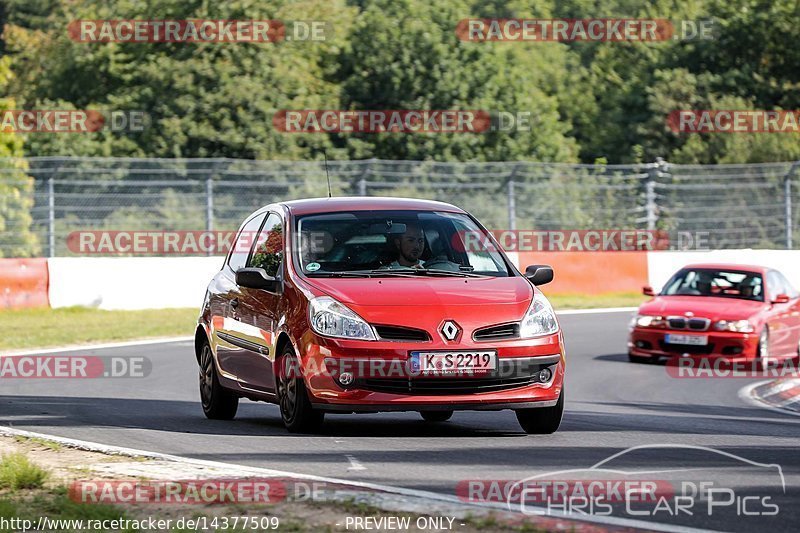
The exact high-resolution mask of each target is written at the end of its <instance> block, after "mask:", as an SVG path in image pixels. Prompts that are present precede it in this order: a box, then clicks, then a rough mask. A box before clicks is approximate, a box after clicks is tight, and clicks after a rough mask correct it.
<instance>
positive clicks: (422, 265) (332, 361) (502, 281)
mask: <svg viewBox="0 0 800 533" xmlns="http://www.w3.org/2000/svg"><path fill="white" fill-rule="evenodd" d="M476 235H478V236H481V238H480V239H475V236H476ZM466 241H470V242H466ZM476 241H482V242H484V243H493V244H492V245H490V246H474V245H473V244H474V242H476ZM471 243H472V244H471ZM552 279H553V271H552V269H551V268H550V267H547V266H544V265H533V266H530V267H528V268H527V269H526V273H525V275H524V276H523V275H521V274H520V273H519V272H518V271H517V270H516V269H515V268H514V266H513V264H512V263H511V262H510V261H509V260H508V258H507V257H506V256H505V255H504V254H503V252H502V251H500V249H499V246H497V243H495V242H494V241H493V240H492V237H491V236H490V234H489V233H488V232H487V231H486V229H485V228H484V227H483V226H481V225H480V224H479V223H478V222H477V220H475V219H474V218H473V217H472V216H470V215H469V214H468V213H466V212H464V211H463V210H462V209H459V208H457V207H455V206H452V205H449V204H446V203H441V202H433V201H426V200H411V199H398V198H325V199H310V200H297V201H290V202H281V203H276V204H272V205H268V206H266V207H264V208H262V209H259V210H258V211H256V212H255V213H253V214H252V215H250V216H249V217H248V218H247V219H246V220H245V222H244V223H243V224H242V226H241V228H240V229H239V233H238V234H237V239H236V242H235V243H234V245H233V247H232V249H231V251H230V253H229V254H228V257H227V258H226V259H225V264H224V266H223V267H222V270H220V272H219V273H218V274H217V275H216V276H215V277H214V279H213V280H212V281H211V283H210V284H209V286H208V290H207V291H206V296H205V301H204V303H203V308H202V311H201V315H200V318H199V321H198V327H197V330H196V334H195V351H196V355H197V362H198V364H199V365H200V396H201V400H202V405H203V410H204V412H205V414H206V416H207V417H209V418H216V419H231V418H233V417H234V416H235V415H236V410H237V407H238V402H239V399H240V398H248V399H250V400H257V401H266V402H272V403H276V404H278V405H279V407H280V413H281V416H282V418H283V422H284V424H285V425H286V427H287V428H288V430H289V431H292V432H298V431H313V430H314V429H316V428H318V427H319V425H320V424H321V423H322V421H323V417H324V414H325V413H354V412H380V411H418V412H420V413H421V415H422V417H423V418H424V419H425V420H427V421H431V422H442V421H445V420H447V419H449V418H450V417H451V416H452V414H453V411H456V410H477V409H480V410H500V409H513V410H514V411H515V412H516V415H517V419H518V420H519V423H520V425H521V426H522V428H523V429H524V430H525V431H526V432H527V433H539V434H543V433H553V432H554V431H556V430H557V429H558V426H559V424H560V422H561V417H562V413H563V410H564V393H563V383H564V367H565V359H564V357H565V356H564V341H563V336H562V333H561V329H560V328H559V324H558V321H557V319H556V316H555V313H554V312H553V308H552V307H551V306H550V303H549V302H548V301H547V299H546V298H545V297H544V295H543V294H542V293H541V292H540V291H539V289H538V288H537V287H536V286H537V285H542V284H545V283H548V282H549V281H551V280H552Z"/></svg>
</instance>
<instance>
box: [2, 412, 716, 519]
mask: <svg viewBox="0 0 800 533" xmlns="http://www.w3.org/2000/svg"><path fill="white" fill-rule="evenodd" d="M0 435H5V436H21V437H34V438H40V439H46V440H50V441H54V442H58V443H59V444H61V445H63V446H67V447H71V448H76V449H80V450H86V451H92V452H99V453H104V454H109V455H121V456H128V457H145V458H149V459H152V460H153V461H148V462H141V461H139V462H131V463H115V464H110V465H103V466H102V467H99V470H98V473H104V474H107V475H108V474H112V475H116V476H141V477H149V478H154V479H170V478H171V479H175V478H176V477H177V478H180V479H184V480H185V479H191V478H196V479H201V478H209V477H212V476H213V477H226V478H230V477H232V476H235V477H241V478H248V477H250V478H255V477H257V478H269V477H274V478H279V479H281V480H284V481H285V480H287V479H289V480H296V481H303V482H312V483H313V482H317V483H324V484H327V485H331V486H335V487H336V488H337V490H336V491H334V492H333V493H323V494H322V495H321V496H322V498H321V499H322V501H328V502H345V501H355V502H358V503H364V504H367V505H371V506H373V507H377V508H379V509H382V510H384V511H388V512H407V513H415V514H421V515H426V516H432V515H441V516H451V517H454V518H455V519H461V520H468V519H469V518H471V517H485V516H487V515H489V514H492V516H493V517H494V518H495V519H497V520H499V521H502V522H506V523H508V524H516V525H522V524H526V525H531V526H534V527H535V528H537V529H541V530H543V531H581V532H582V533H585V532H588V533H606V532H614V533H617V532H629V531H630V532H633V531H636V532H647V531H664V532H676V533H677V532H680V533H683V532H687V533H688V532H692V533H694V532H705V531H712V530H707V529H696V528H690V527H686V526H678V525H671V524H662V523H656V522H646V521H642V520H632V519H627V518H617V517H611V516H592V515H586V516H581V518H580V519H576V518H575V517H572V516H566V515H562V514H560V513H557V512H555V511H552V510H551V511H550V515H549V516H532V515H529V514H524V513H521V512H515V511H510V510H509V509H508V507H507V506H506V505H505V504H503V503H495V502H480V503H477V502H465V501H463V500H461V499H460V498H458V497H457V496H455V495H449V494H443V493H437V492H430V491H424V490H417V489H409V488H404V487H393V486H389V485H381V484H377V483H368V482H361V481H350V480H344V479H337V478H329V477H323V476H312V475H308V474H298V473H294V472H285V471H281V470H272V469H267V468H258V467H250V466H244V465H235V464H230V463H222V462H217V461H206V460H202V459H190V458H187V457H180V456H176V455H168V454H163V453H157V452H148V451H143V450H136V449H133V448H124V447H120V446H109V445H105V444H99V443H96V442H88V441H82V440H76V439H70V438H65V437H58V436H54V435H46V434H43V433H34V432H31V431H24V430H20V429H16V428H12V427H6V426H0ZM543 511H544V510H543Z"/></svg>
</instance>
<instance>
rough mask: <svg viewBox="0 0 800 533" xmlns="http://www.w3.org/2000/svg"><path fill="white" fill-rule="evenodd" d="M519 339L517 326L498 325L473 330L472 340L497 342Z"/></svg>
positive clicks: (515, 324) (512, 324) (514, 324)
mask: <svg viewBox="0 0 800 533" xmlns="http://www.w3.org/2000/svg"><path fill="white" fill-rule="evenodd" d="M516 338H519V324H518V323H511V324H498V325H496V326H489V327H487V328H481V329H478V330H475V332H474V333H473V334H472V339H473V340H475V341H499V340H505V339H516Z"/></svg>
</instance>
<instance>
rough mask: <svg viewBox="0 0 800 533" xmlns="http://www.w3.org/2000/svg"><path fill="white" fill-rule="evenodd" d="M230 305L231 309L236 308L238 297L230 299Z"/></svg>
mask: <svg viewBox="0 0 800 533" xmlns="http://www.w3.org/2000/svg"><path fill="white" fill-rule="evenodd" d="M231 307H232V308H233V309H236V308H237V307H239V298H234V299H233V300H231Z"/></svg>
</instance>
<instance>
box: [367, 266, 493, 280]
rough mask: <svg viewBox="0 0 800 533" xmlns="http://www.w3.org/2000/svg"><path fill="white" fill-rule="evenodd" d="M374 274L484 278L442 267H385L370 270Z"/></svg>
mask: <svg viewBox="0 0 800 533" xmlns="http://www.w3.org/2000/svg"><path fill="white" fill-rule="evenodd" d="M369 272H371V273H372V274H376V275H378V274H386V273H388V274H389V275H395V276H405V277H411V276H440V277H454V278H484V277H486V276H481V275H480V274H473V273H471V272H460V271H455V270H444V269H441V268H398V269H385V270H380V269H379V270H370V271H369Z"/></svg>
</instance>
